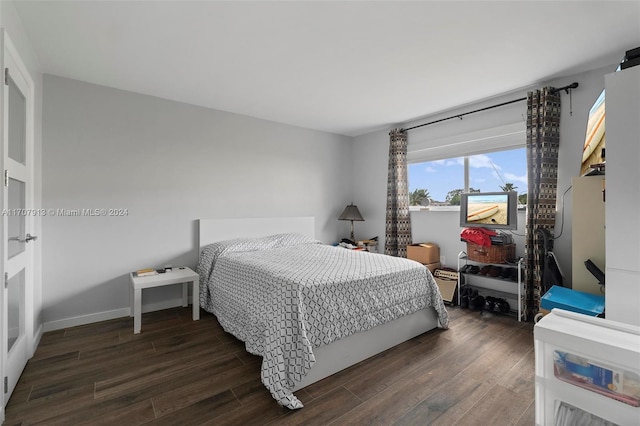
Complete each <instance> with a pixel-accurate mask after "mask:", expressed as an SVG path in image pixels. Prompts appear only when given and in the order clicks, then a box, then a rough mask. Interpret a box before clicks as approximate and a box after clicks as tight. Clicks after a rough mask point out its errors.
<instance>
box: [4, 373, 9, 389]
mask: <svg viewBox="0 0 640 426" xmlns="http://www.w3.org/2000/svg"><path fill="white" fill-rule="evenodd" d="M8 392H9V376H4V393H8Z"/></svg>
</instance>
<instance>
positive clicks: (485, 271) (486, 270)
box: [478, 265, 492, 275]
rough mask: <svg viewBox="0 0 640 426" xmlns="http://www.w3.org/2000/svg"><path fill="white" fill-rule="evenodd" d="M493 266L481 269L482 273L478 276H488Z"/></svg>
mask: <svg viewBox="0 0 640 426" xmlns="http://www.w3.org/2000/svg"><path fill="white" fill-rule="evenodd" d="M491 268H492V266H491V265H485V266H483V267H482V269H480V272H478V275H487V274H488V273H489V271H490V270H491Z"/></svg>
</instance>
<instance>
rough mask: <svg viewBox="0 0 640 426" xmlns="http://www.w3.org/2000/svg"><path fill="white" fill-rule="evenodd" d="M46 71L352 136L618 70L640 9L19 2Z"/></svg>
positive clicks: (639, 37) (586, 4) (630, 5)
mask: <svg viewBox="0 0 640 426" xmlns="http://www.w3.org/2000/svg"><path fill="white" fill-rule="evenodd" d="M15 8H16V10H17V12H18V15H19V16H20V19H21V20H22V22H23V24H24V27H25V29H26V32H27V34H28V37H29V39H30V41H31V44H32V45H33V47H34V49H35V51H36V54H37V56H38V60H39V62H40V65H41V67H42V71H43V72H44V73H48V74H54V75H58V76H62V77H67V78H71V79H77V80H82V81H86V82H90V83H95V84H100V85H104V86H110V87H114V88H118V89H123V90H129V91H133V92H138V93H143V94H147V95H153V96H158V97H161V98H165V99H171V100H175V101H180V102H186V103H189V104H194V105H200V106H204V107H209V108H214V109H218V110H224V111H229V112H234V113H238V114H244V115H249V116H253V117H258V118H262V119H267V120H272V121H276V122H281V123H286V124H290V125H295V126H301V127H305V128H311V129H317V130H322V131H327V132H333V133H338V134H343V135H348V136H356V135H360V134H364V133H367V132H370V131H373V130H377V129H382V128H388V127H389V126H390V125H393V124H396V123H404V122H407V121H411V120H413V119H416V118H420V117H425V116H428V115H430V114H434V113H437V112H442V111H445V110H447V109H451V108H454V107H456V106H460V105H465V104H469V103H472V102H475V101H479V100H483V99H486V98H489V97H493V96H496V95H500V94H503V93H507V92H510V91H514V90H517V89H521V88H523V87H527V86H530V85H533V84H537V83H543V82H545V81H548V80H550V79H553V78H557V77H562V76H566V75H571V74H574V73H576V72H581V71H586V70H589V69H594V68H597V67H600V66H605V65H610V64H615V63H617V62H619V61H620V60H621V59H622V57H623V56H624V52H625V51H626V50H628V49H631V48H635V47H638V46H639V45H640V2H638V1H625V2H613V1H601V2H600V1H582V2H569V1H534V2H526V1H510V2H506V1H500V2H487V1H466V2H461V1H446V2H445V1H442V2H435V1H413V2H399V1H387V2H382V1H350V2H312V1H286V2H285V1H280V2H267V1H257V2H248V1H234V2H231V1H228V2H221V1H198V2H189V1H90V0H84V1H55V0H54V1H52V0H48V1H43V2H39V1H24V2H16V3H15Z"/></svg>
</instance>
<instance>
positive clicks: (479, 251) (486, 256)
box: [467, 241, 516, 263]
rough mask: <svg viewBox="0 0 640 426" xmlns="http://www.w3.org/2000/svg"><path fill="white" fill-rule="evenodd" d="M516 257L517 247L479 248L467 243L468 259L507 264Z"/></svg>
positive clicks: (507, 245)
mask: <svg viewBox="0 0 640 426" xmlns="http://www.w3.org/2000/svg"><path fill="white" fill-rule="evenodd" d="M515 257H516V245H515V244H504V245H499V246H479V245H478V244H474V243H470V242H468V241H467V258H468V259H469V260H473V261H474V262H482V263H507V262H509V261H511V260H513V259H515Z"/></svg>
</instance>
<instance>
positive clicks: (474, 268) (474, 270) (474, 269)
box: [467, 265, 480, 274]
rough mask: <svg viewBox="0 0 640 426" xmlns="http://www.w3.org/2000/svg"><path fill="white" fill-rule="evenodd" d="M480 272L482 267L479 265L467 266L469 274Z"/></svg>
mask: <svg viewBox="0 0 640 426" xmlns="http://www.w3.org/2000/svg"><path fill="white" fill-rule="evenodd" d="M478 272H480V267H479V266H478V265H469V267H468V268H467V274H477V273H478Z"/></svg>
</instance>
